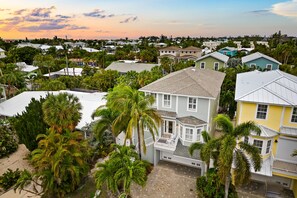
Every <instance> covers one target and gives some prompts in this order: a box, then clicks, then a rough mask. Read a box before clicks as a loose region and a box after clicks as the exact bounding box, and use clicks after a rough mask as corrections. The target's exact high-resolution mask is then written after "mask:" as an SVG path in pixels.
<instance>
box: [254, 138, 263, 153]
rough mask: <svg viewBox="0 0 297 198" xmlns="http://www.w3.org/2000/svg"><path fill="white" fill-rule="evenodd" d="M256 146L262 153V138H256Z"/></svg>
mask: <svg viewBox="0 0 297 198" xmlns="http://www.w3.org/2000/svg"><path fill="white" fill-rule="evenodd" d="M254 146H255V147H257V148H258V149H259V151H260V153H262V146H263V141H262V140H254Z"/></svg>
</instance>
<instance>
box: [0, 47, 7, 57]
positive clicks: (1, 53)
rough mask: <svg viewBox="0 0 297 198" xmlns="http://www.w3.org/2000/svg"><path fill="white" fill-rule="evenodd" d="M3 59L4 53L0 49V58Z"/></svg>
mask: <svg viewBox="0 0 297 198" xmlns="http://www.w3.org/2000/svg"><path fill="white" fill-rule="evenodd" d="M5 57H6V55H5V51H4V50H3V49H2V48H0V58H5Z"/></svg>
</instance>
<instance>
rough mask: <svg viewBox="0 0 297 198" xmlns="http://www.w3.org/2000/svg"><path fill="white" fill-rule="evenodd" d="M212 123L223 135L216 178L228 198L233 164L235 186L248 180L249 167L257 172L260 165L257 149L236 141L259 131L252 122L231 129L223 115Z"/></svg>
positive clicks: (227, 118)
mask: <svg viewBox="0 0 297 198" xmlns="http://www.w3.org/2000/svg"><path fill="white" fill-rule="evenodd" d="M214 121H215V122H216V124H217V126H218V127H219V128H221V129H222V133H223V136H222V137H221V141H220V142H221V143H220V151H219V156H218V176H219V178H220V180H221V182H222V183H224V184H225V198H228V191H229V186H230V181H231V169H232V164H233V163H234V165H235V168H233V174H234V183H235V185H240V184H243V183H244V182H246V181H248V180H249V178H250V175H251V172H250V167H251V166H253V168H254V169H255V171H259V170H260V169H261V165H262V158H261V155H260V152H259V149H258V148H257V147H255V146H253V145H250V144H248V143H245V142H243V141H242V142H238V143H237V140H239V139H241V138H243V137H247V136H250V135H251V132H252V131H254V132H256V134H257V135H260V133H261V130H260V128H258V127H257V126H256V125H255V123H254V122H252V121H249V122H244V123H241V124H239V125H237V126H236V127H233V124H232V122H231V120H230V118H229V117H227V116H226V115H223V114H219V115H218V116H217V117H216V118H215V119H214ZM248 157H250V160H251V161H249V158H248Z"/></svg>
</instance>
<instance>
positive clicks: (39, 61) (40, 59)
mask: <svg viewBox="0 0 297 198" xmlns="http://www.w3.org/2000/svg"><path fill="white" fill-rule="evenodd" d="M54 61H55V60H54V58H53V57H52V56H51V55H42V54H38V55H36V56H35V57H34V62H33V63H34V65H36V66H38V67H39V68H46V69H47V72H48V76H49V77H50V76H51V68H52V67H54V66H55V62H54Z"/></svg>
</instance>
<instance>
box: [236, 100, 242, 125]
mask: <svg viewBox="0 0 297 198" xmlns="http://www.w3.org/2000/svg"><path fill="white" fill-rule="evenodd" d="M241 103H242V102H237V108H236V125H238V124H239V123H238V122H239V118H240V116H241V115H240V104H241Z"/></svg>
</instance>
